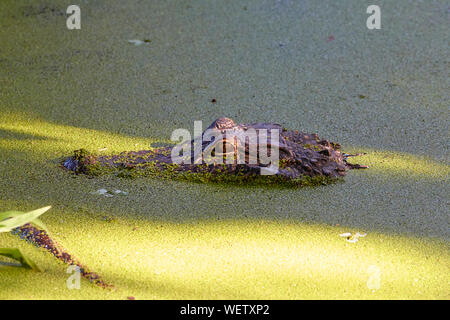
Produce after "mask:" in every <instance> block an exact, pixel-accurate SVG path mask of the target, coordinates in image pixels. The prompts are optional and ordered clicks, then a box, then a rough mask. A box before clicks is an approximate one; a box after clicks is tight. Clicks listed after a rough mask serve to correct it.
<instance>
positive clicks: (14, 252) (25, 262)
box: [0, 248, 41, 272]
mask: <svg viewBox="0 0 450 320" xmlns="http://www.w3.org/2000/svg"><path fill="white" fill-rule="evenodd" d="M0 256H5V257H8V258H11V259H14V260H17V261H19V262H20V263H21V264H22V266H23V267H24V268H27V269H32V270H34V271H38V272H41V269H39V267H38V266H37V265H36V264H35V263H34V262H33V261H31V260H30V259H29V258H28V257H26V256H25V255H24V254H23V253H22V251H20V250H19V249H8V248H0Z"/></svg>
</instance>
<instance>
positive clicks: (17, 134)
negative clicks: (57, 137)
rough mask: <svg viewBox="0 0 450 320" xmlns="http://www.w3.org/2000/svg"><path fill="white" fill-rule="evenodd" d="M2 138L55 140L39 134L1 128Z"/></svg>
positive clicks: (0, 137)
mask: <svg viewBox="0 0 450 320" xmlns="http://www.w3.org/2000/svg"><path fill="white" fill-rule="evenodd" d="M0 139H10V140H54V139H51V138H48V137H45V136H39V135H37V134H28V133H22V132H16V131H12V130H6V129H1V128H0Z"/></svg>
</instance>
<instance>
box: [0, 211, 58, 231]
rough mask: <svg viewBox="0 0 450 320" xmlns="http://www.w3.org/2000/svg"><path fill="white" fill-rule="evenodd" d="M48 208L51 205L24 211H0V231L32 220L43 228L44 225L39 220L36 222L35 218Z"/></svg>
mask: <svg viewBox="0 0 450 320" xmlns="http://www.w3.org/2000/svg"><path fill="white" fill-rule="evenodd" d="M50 208H51V206H48V207H44V208H40V209H36V210H33V211H30V212H26V213H23V212H20V211H7V212H2V213H0V232H9V231H11V230H12V229H14V228H17V227H20V226H23V225H24V224H27V223H33V222H34V223H35V224H36V225H38V226H39V227H41V228H43V229H44V230H45V225H44V224H43V223H42V222H41V221H40V220H37V222H36V219H37V218H38V217H39V216H40V215H42V214H43V213H44V212H46V211H47V210H49V209H50Z"/></svg>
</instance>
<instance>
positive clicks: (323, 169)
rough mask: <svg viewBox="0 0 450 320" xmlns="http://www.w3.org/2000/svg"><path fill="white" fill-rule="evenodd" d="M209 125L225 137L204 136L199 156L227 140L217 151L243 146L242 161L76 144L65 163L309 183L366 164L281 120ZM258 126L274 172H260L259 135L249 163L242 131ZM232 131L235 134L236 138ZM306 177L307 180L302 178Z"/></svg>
mask: <svg viewBox="0 0 450 320" xmlns="http://www.w3.org/2000/svg"><path fill="white" fill-rule="evenodd" d="M207 129H210V132H212V133H220V134H222V136H223V137H224V138H223V139H222V140H220V141H219V140H217V141H215V138H212V139H203V140H207V141H203V142H202V146H201V152H202V155H203V156H204V155H205V154H209V152H210V151H209V150H211V148H213V146H218V145H219V144H221V143H223V144H224V145H225V144H227V143H229V144H230V145H229V146H231V147H230V148H228V149H225V148H224V150H227V151H229V150H232V153H231V154H227V155H224V154H221V155H220V156H225V157H224V158H222V159H226V157H227V156H230V155H231V156H237V155H238V151H237V150H238V149H240V150H245V157H246V158H245V163H244V164H237V162H235V163H234V164H205V163H198V164H190V163H181V164H174V163H173V162H172V157H171V153H172V147H166V148H160V149H156V150H141V151H130V152H122V153H120V154H118V155H109V156H95V155H92V154H89V153H87V152H85V151H82V150H77V151H75V154H74V155H73V156H72V157H70V158H68V159H67V160H65V162H64V164H63V165H64V167H65V168H67V169H69V170H71V171H75V172H77V173H85V174H88V175H95V174H99V173H101V172H111V171H116V172H119V175H122V176H130V175H132V173H133V172H135V173H144V172H151V173H153V174H156V175H159V176H164V174H163V173H165V172H166V173H167V172H169V173H170V174H169V176H170V177H176V176H177V175H178V176H182V177H187V176H188V175H196V176H203V177H206V179H202V181H203V180H209V181H225V180H227V177H228V178H230V177H233V179H231V180H233V181H236V180H241V181H243V182H249V181H252V180H257V181H259V182H261V181H262V182H264V181H272V182H276V183H280V182H288V183H290V184H294V185H304V184H311V183H310V182H311V181H316V182H318V183H320V184H323V183H326V182H332V181H333V180H336V179H337V178H339V177H343V176H345V174H346V172H347V171H348V170H349V169H355V168H366V167H365V166H360V165H357V164H349V163H347V157H348V156H350V155H346V154H344V153H342V152H341V146H340V145H339V144H337V143H333V142H330V141H328V140H322V139H320V138H319V137H318V136H317V134H306V133H303V132H299V131H292V130H287V129H284V128H282V127H281V126H280V125H279V124H273V123H253V124H235V123H234V121H233V120H231V119H229V118H219V119H217V120H216V121H214V122H213V123H212V124H211V125H210V126H209V127H208V128H207ZM262 129H266V130H267V132H268V139H267V140H266V143H267V145H268V146H269V147H270V146H272V147H275V148H278V152H279V163H278V166H279V169H278V173H276V174H275V175H273V176H261V169H262V168H267V165H265V164H263V163H261V161H260V154H259V150H260V149H259V147H260V146H261V145H260V144H259V141H257V142H256V144H257V148H256V150H258V153H257V161H256V163H254V164H249V161H248V159H249V158H248V154H249V149H251V148H250V146H249V144H248V142H249V140H245V134H246V133H248V132H250V131H249V130H252V131H253V130H254V132H256V133H259V132H260V130H262ZM273 129H277V130H278V131H277V132H278V142H276V139H274V137H272V136H271V134H270V132H271V131H270V130H273ZM205 132H206V131H205ZM204 135H205V133H204ZM203 137H205V136H203ZM234 137H237V138H236V139H235V138H234ZM239 137H240V138H241V139H239ZM242 137H244V138H242ZM211 140H212V141H211ZM242 141H244V142H242ZM245 141H247V143H245ZM190 143H191V157H192V159H195V155H196V154H195V147H194V144H195V141H194V140H192V141H191V142H190ZM264 147H265V146H264ZM233 150H234V151H233ZM215 156H218V154H215ZM223 162H225V160H224V161H223ZM124 173H125V174H124ZM138 175H139V174H138ZM219 177H220V179H219ZM305 181H306V182H309V183H305Z"/></svg>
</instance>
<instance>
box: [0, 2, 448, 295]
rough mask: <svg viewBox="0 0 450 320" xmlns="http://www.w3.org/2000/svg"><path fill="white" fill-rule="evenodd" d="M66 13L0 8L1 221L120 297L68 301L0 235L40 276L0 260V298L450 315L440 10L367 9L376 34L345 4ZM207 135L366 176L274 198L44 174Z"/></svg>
mask: <svg viewBox="0 0 450 320" xmlns="http://www.w3.org/2000/svg"><path fill="white" fill-rule="evenodd" d="M70 4H72V3H70V1H59V0H58V1H50V0H47V1H40V0H33V1H12V0H4V1H1V2H0V179H1V184H0V211H6V210H11V209H17V210H24V211H25V210H31V209H35V208H39V207H44V206H47V205H52V206H53V208H52V209H51V210H50V211H49V212H48V213H46V214H45V215H44V216H43V217H42V220H43V221H44V222H45V223H46V225H47V227H48V229H49V231H50V233H51V234H52V236H53V237H54V238H55V239H56V240H57V241H58V242H60V243H61V244H62V245H64V247H65V248H66V249H67V250H68V251H69V252H71V253H72V254H73V255H75V256H76V257H77V258H79V260H81V261H82V262H83V263H85V264H86V265H88V266H89V267H90V268H91V269H92V270H93V271H95V272H97V273H99V274H101V275H102V277H103V278H104V279H105V280H106V281H108V282H110V283H112V284H114V285H115V287H116V289H117V290H116V291H108V290H104V289H101V288H97V287H95V286H93V285H92V284H90V283H89V282H87V281H85V280H82V284H81V289H80V290H69V289H68V288H67V286H66V279H67V277H68V276H69V275H68V274H67V273H66V266H64V265H62V264H59V263H58V262H57V261H56V260H55V259H54V258H53V257H51V256H50V255H49V254H47V253H45V252H43V251H39V250H37V249H35V248H33V247H32V246H30V245H29V244H27V243H25V242H23V241H21V240H19V239H18V238H16V237H14V236H12V235H9V234H0V247H20V248H22V249H23V251H24V252H26V253H27V254H29V255H30V256H31V257H32V258H33V260H34V261H35V262H36V263H37V264H38V265H39V266H41V268H42V269H44V272H42V273H35V272H31V271H28V270H25V269H22V268H16V267H11V266H8V265H7V263H8V262H10V261H9V260H7V259H6V258H0V298H2V299H28V298H34V299H46V298H49V299H83V298H92V299H126V298H127V297H128V296H133V297H135V298H137V299H217V298H219V299H310V298H318V299H327V298H331V299H334V298H345V299H352V298H366V299H367V298H368V299H371V298H374V299H379V298H394V299H403V298H407V299H413V298H426V299H434V298H441V299H442V298H445V299H448V298H449V294H448V293H449V292H450V290H449V289H450V287H449V283H450V278H449V274H450V273H449V271H450V270H449V269H450V268H449V266H450V254H449V241H450V233H449V210H448V194H449V191H450V190H449V187H448V181H449V179H448V176H449V172H450V167H449V148H448V146H449V145H448V140H449V139H448V138H449V135H448V132H449V126H448V123H449V93H448V92H449V90H448V88H449V80H448V71H449V61H448V42H449V34H450V33H449V25H448V12H449V11H448V4H447V3H446V1H423V2H420V1H377V4H378V5H379V6H380V8H381V29H380V30H369V29H368V28H367V27H366V19H367V17H368V16H369V15H368V14H367V13H366V9H367V6H368V5H370V4H372V3H369V2H366V1H357V0H355V1H338V2H336V1H312V0H311V1H287V0H280V1H246V2H245V3H243V2H241V1H189V2H181V1H147V2H146V1H100V0H99V1H79V6H80V8H81V30H68V29H67V27H66V16H65V11H66V8H67V7H68V6H69V5H70ZM134 39H137V40H142V41H143V40H150V41H149V42H148V41H146V42H144V43H142V44H141V45H135V44H133V43H130V42H129V41H128V40H134ZM213 99H215V100H214V101H215V102H212V101H213ZM220 116H227V117H230V118H232V119H234V120H235V121H236V122H243V123H245V122H257V121H264V122H277V123H280V124H282V125H283V126H285V127H287V128H292V129H299V130H303V131H307V132H316V133H318V134H319V136H321V137H324V138H327V139H330V140H332V141H336V142H339V143H340V144H342V145H343V148H344V150H346V151H348V152H367V153H368V154H367V155H366V156H364V157H360V158H358V159H357V162H358V163H361V164H365V165H369V166H370V169H369V170H364V171H356V170H355V171H351V172H349V174H348V175H347V177H346V178H345V182H343V183H338V184H333V185H329V186H323V187H318V188H303V189H286V188H282V189H279V188H263V187H236V186H228V185H221V184H198V183H189V182H181V181H162V180H157V179H136V180H127V179H119V178H116V177H114V176H106V177H98V178H93V179H89V178H87V177H84V176H75V175H71V174H68V173H67V172H65V171H63V170H61V169H60V168H58V163H59V161H60V160H61V159H62V158H63V157H65V156H67V155H70V154H71V153H72V151H73V150H75V149H79V148H86V149H88V150H91V151H94V152H99V153H105V154H107V153H114V152H120V151H124V150H139V149H146V148H149V147H150V146H151V145H152V144H154V143H166V142H169V140H170V136H171V133H172V131H173V130H174V129H177V128H186V129H189V130H190V131H192V130H193V123H194V121H196V120H202V121H203V123H204V127H206V126H207V125H209V124H210V123H211V122H212V121H213V120H214V119H216V118H218V117H220ZM355 161H356V160H355ZM102 188H105V189H108V190H112V191H114V190H116V189H118V190H123V191H126V192H128V194H117V195H115V196H113V197H104V196H102V195H97V194H92V192H95V191H96V190H99V189H102ZM347 231H350V232H357V231H359V232H367V236H366V237H364V238H361V239H360V241H358V242H357V243H349V242H347V241H345V239H344V238H342V237H340V236H339V234H341V233H343V232H347ZM373 270H376V272H374V271H373ZM378 275H379V277H378ZM374 277H375V278H374ZM374 279H375V280H377V279H378V280H379V281H378V282H377V281H375V280H374ZM374 281H375V282H374ZM377 284H378V285H377Z"/></svg>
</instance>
